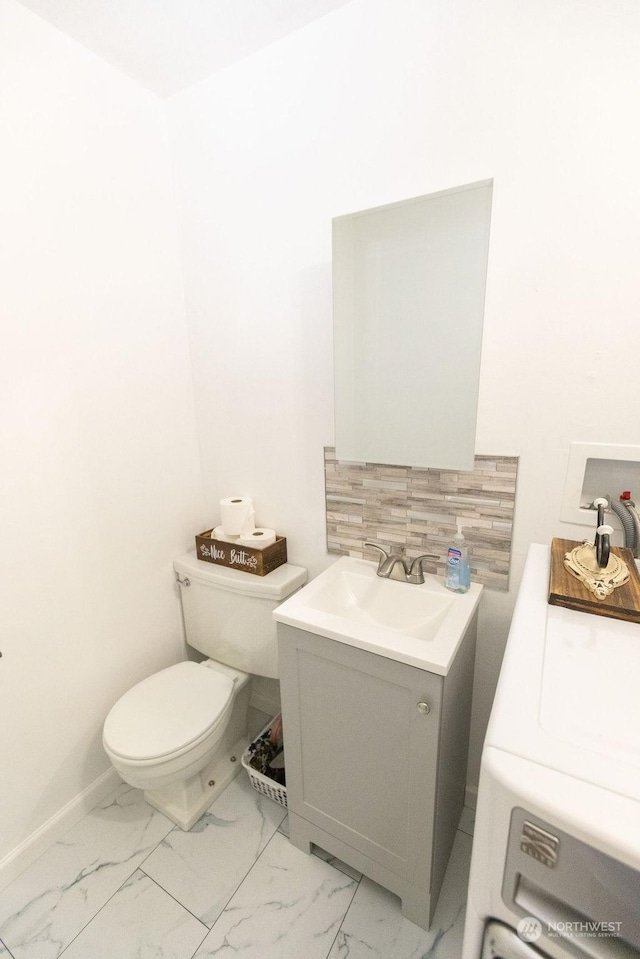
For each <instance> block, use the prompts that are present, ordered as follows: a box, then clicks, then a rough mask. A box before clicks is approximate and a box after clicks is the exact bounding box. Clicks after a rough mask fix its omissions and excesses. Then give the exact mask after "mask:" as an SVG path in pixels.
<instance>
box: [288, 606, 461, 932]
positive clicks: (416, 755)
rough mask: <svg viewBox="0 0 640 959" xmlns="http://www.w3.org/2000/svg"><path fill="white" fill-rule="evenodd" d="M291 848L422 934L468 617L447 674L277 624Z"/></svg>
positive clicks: (457, 797)
mask: <svg viewBox="0 0 640 959" xmlns="http://www.w3.org/2000/svg"><path fill="white" fill-rule="evenodd" d="M278 647H279V661H280V686H281V696H282V712H283V723H284V736H285V752H286V769H287V799H288V806H289V822H290V837H291V842H292V843H293V844H294V845H296V846H298V847H299V848H300V849H303V850H305V851H306V852H310V851H311V845H312V844H315V845H317V846H320V847H321V848H322V849H324V850H325V851H327V852H329V853H330V854H332V855H333V856H336V857H338V858H339V859H341V860H342V861H343V862H346V863H348V864H349V865H351V866H353V867H354V868H355V869H358V870H359V871H360V872H362V873H364V875H366V876H368V877H369V878H371V879H373V880H374V881H375V882H378V883H380V885H382V886H384V887H385V888H387V889H390V890H391V891H392V892H394V893H396V895H398V896H399V897H400V898H401V900H402V911H403V914H404V915H405V916H406V917H407V918H408V919H411V920H412V921H413V922H415V923H417V924H418V925H420V926H422V927H423V928H428V926H429V922H430V920H431V916H432V914H433V909H434V908H435V904H436V901H437V896H438V892H439V890H440V885H441V883H442V878H443V875H444V871H445V869H446V866H447V862H448V859H449V854H450V852H451V845H452V843H453V839H454V836H455V832H456V829H457V825H458V821H459V819H460V814H461V812H462V806H463V804H464V789H465V778H466V760H467V747H468V735H469V718H470V706H471V686H472V681H473V659H474V647H475V618H474V620H473V622H472V624H471V626H470V627H469V629H468V630H467V633H466V635H465V638H464V640H463V642H462V644H461V646H460V648H459V650H458V653H457V655H456V658H455V660H454V663H453V665H452V667H451V669H450V670H449V673H448V675H447V676H446V677H444V676H439V675H436V674H434V673H430V672H428V671H426V670H423V669H418V668H416V667H415V666H408V665H406V664H404V663H400V662H396V661H395V660H392V659H388V658H386V657H383V656H379V655H376V654H374V653H370V652H367V651H364V650H362V649H357V648H354V647H351V646H348V645H345V644H344V643H340V642H337V641H335V640H332V639H326V638H324V637H322V636H317V635H315V634H314V633H310V632H306V631H304V630H300V629H297V628H295V627H292V626H286V625H284V624H282V623H278Z"/></svg>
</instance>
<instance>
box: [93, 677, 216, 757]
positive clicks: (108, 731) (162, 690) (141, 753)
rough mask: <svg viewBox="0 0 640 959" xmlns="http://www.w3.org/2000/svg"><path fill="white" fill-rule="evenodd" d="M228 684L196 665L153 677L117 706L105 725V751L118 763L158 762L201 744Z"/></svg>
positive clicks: (131, 691) (139, 684) (132, 690)
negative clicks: (164, 757)
mask: <svg viewBox="0 0 640 959" xmlns="http://www.w3.org/2000/svg"><path fill="white" fill-rule="evenodd" d="M232 690H233V680H232V679H230V677H229V676H225V675H223V674H222V673H219V672H216V671H215V670H213V669H209V668H208V667H207V666H204V665H201V664H198V663H192V662H187V663H177V664H176V665H175V666H169V668H168V669H163V670H161V671H160V672H159V673H154V675H153V676H149V677H148V678H147V679H143V680H142V682H141V683H138V685H137V686H134V687H133V688H132V689H130V690H129V692H127V693H125V694H124V696H123V697H122V698H121V699H119V700H118V702H117V703H116V704H115V706H114V707H113V709H112V710H111V712H110V713H109V715H108V716H107V719H106V721H105V724H104V731H103V737H104V742H105V745H106V746H108V747H109V749H110V750H111V752H113V753H114V754H115V755H117V756H121V757H122V758H123V759H130V760H136V759H138V760H145V759H146V760H149V759H160V758H162V757H163V756H168V755H170V754H171V753H175V752H179V751H181V750H183V749H184V748H185V747H187V746H189V745H190V744H192V743H195V742H196V740H198V739H202V738H203V737H204V736H205V735H206V734H207V733H209V732H210V731H211V730H212V728H213V727H214V726H215V725H216V724H217V723H218V720H219V719H220V716H221V714H222V713H223V712H224V709H225V707H226V706H227V703H228V702H229V699H230V696H231V693H232Z"/></svg>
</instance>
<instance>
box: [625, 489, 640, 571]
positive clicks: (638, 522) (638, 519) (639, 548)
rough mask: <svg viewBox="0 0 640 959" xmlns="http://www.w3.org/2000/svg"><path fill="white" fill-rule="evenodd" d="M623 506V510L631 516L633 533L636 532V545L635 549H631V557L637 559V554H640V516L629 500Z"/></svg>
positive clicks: (634, 505)
mask: <svg viewBox="0 0 640 959" xmlns="http://www.w3.org/2000/svg"><path fill="white" fill-rule="evenodd" d="M624 505H625V509H626V510H627V512H628V513H629V515H630V516H631V519H632V521H633V526H634V529H635V532H636V543H635V547H634V549H633V555H634V556H635V557H636V559H637V558H638V555H639V553H640V516H638V511H637V509H636V504H635V503H634V502H633V500H630V499H629V500H625V504H624Z"/></svg>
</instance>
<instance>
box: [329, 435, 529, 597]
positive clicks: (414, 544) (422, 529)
mask: <svg viewBox="0 0 640 959" xmlns="http://www.w3.org/2000/svg"><path fill="white" fill-rule="evenodd" d="M324 452H325V482H326V500H327V549H328V551H329V552H330V553H339V554H340V555H343V556H357V557H361V558H364V559H371V560H377V559H378V556H379V554H378V552H377V550H372V549H366V548H365V546H364V544H365V542H372V543H380V545H381V546H383V547H385V548H386V549H387V551H389V549H390V548H391V547H393V546H397V547H400V548H402V549H403V550H404V553H405V555H406V556H408V557H409V558H413V557H415V556H419V555H420V554H421V553H434V554H437V555H438V556H439V559H438V560H428V561H427V562H426V563H425V569H426V570H427V572H430V573H437V574H438V575H440V576H443V575H444V564H445V557H446V553H447V547H448V546H449V543H450V542H451V539H452V537H453V535H454V533H455V532H456V526H457V524H458V523H460V524H461V526H462V531H463V533H464V535H465V539H466V542H467V545H468V546H469V551H470V564H471V580H472V582H473V581H475V582H477V583H483V584H484V585H485V586H488V587H490V588H491V589H501V590H506V589H508V588H509V563H510V559H511V535H512V529H513V512H514V506H515V495H516V478H517V473H518V457H517V456H476V458H475V468H474V469H473V470H471V471H469V472H463V471H453V470H437V469H417V468H416V467H410V466H383V465H381V464H378V463H351V462H347V461H346V460H337V459H336V455H335V450H334V449H333V448H332V447H326V448H325V451H324Z"/></svg>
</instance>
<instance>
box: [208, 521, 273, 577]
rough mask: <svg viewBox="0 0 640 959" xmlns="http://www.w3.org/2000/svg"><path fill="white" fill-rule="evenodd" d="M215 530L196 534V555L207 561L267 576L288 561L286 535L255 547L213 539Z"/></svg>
mask: <svg viewBox="0 0 640 959" xmlns="http://www.w3.org/2000/svg"><path fill="white" fill-rule="evenodd" d="M212 532H213V530H210V529H209V530H206V531H205V532H204V533H198V534H197V536H196V556H197V557H198V559H201V560H203V562H205V563H215V564H216V565H218V566H228V567H229V568H230V569H239V570H240V571H241V572H243V573H252V574H253V575H254V576H266V575H267V574H268V573H271V572H272V571H273V570H274V569H277V568H278V566H282V565H283V564H284V563H286V562H287V540H286V537H285V536H276V541H275V543H273V545H272V546H265V548H264V549H254V548H253V547H251V546H241V545H240V544H239V543H227V542H225V541H224V540H221V539H213V537H212V536H211V533H212Z"/></svg>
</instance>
